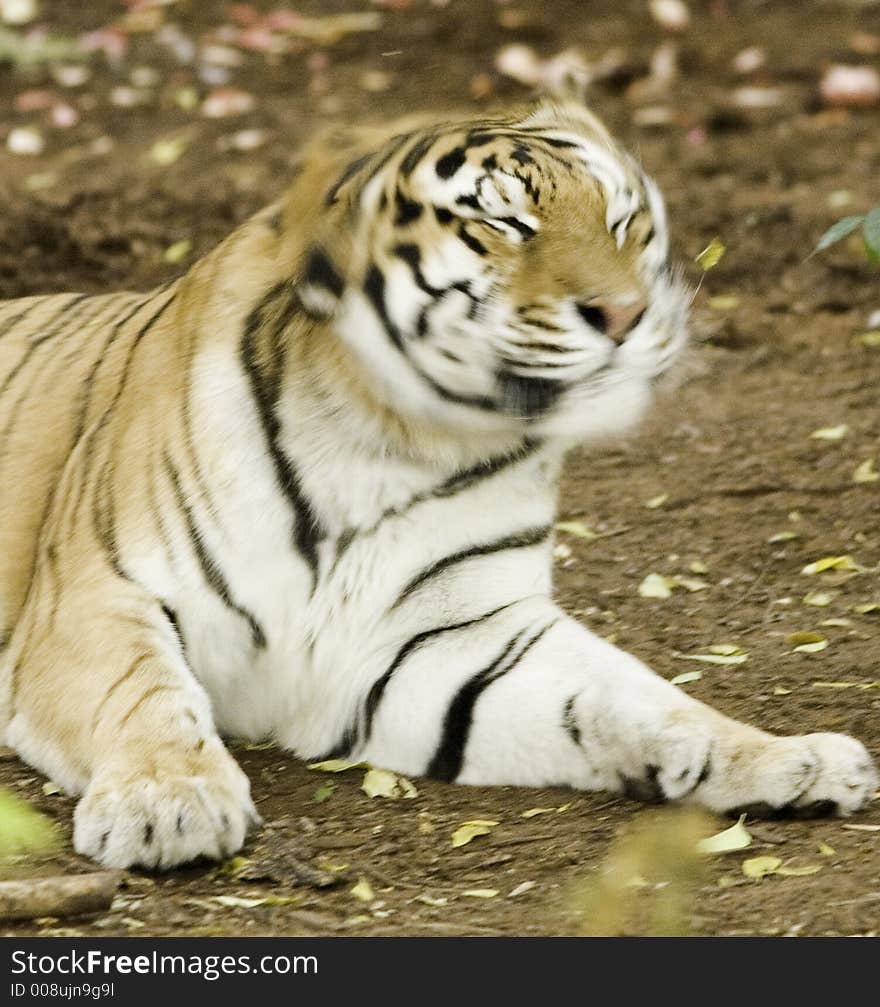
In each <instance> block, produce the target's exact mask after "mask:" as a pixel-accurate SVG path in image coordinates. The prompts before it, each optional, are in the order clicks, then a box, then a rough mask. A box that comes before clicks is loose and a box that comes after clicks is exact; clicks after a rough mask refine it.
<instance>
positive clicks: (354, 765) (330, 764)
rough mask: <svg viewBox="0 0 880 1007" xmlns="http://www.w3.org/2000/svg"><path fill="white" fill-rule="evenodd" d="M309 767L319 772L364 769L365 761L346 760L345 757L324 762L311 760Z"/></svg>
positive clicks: (365, 766) (342, 771)
mask: <svg viewBox="0 0 880 1007" xmlns="http://www.w3.org/2000/svg"><path fill="white" fill-rule="evenodd" d="M308 768H309V769H314V770H317V772H319V773H344V772H345V771H346V770H347V769H366V768H368V766H367V763H366V762H346V761H345V759H327V760H326V761H324V762H311V763H309V766H308Z"/></svg>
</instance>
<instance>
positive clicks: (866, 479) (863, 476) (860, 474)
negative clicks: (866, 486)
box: [852, 458, 880, 483]
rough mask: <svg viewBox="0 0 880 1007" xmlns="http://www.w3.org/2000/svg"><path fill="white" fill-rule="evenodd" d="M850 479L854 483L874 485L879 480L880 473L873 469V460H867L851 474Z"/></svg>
mask: <svg viewBox="0 0 880 1007" xmlns="http://www.w3.org/2000/svg"><path fill="white" fill-rule="evenodd" d="M852 479H853V482H854V483H875V482H877V481H878V480H880V472H878V471H877V469H876V468H875V467H874V459H873V458H869V459H868V460H867V461H864V462H862V464H861V465H859V466H858V467H857V468H856V470H855V472H853V477H852Z"/></svg>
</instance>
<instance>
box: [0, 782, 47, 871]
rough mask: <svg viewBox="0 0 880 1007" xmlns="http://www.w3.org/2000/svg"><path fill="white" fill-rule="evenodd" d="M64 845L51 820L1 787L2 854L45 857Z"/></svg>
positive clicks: (0, 822) (0, 831)
mask: <svg viewBox="0 0 880 1007" xmlns="http://www.w3.org/2000/svg"><path fill="white" fill-rule="evenodd" d="M60 845H61V844H60V837H59V833H58V831H57V830H56V828H55V826H54V824H53V823H52V822H51V821H50V819H48V818H46V817H45V816H44V815H41V814H40V813H39V812H37V811H34V809H33V808H31V807H30V805H29V804H27V803H25V802H24V801H22V800H21V799H20V798H18V797H16V796H14V795H13V794H11V793H10V792H9V791H8V790H0V857H10V856H27V855H33V856H38V855H39V856H43V855H48V854H51V853H54V852H55V851H56V850H57V849H58V848H59V846H60Z"/></svg>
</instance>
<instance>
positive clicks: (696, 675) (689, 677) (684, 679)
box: [669, 671, 703, 685]
mask: <svg viewBox="0 0 880 1007" xmlns="http://www.w3.org/2000/svg"><path fill="white" fill-rule="evenodd" d="M702 677H703V673H702V671H685V672H682V674H680V675H676V676H675V678H670V679H669V684H670V685H687V683H688V682H698V681H699V680H700V679H701V678H702Z"/></svg>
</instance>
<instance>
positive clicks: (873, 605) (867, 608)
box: [853, 602, 880, 615]
mask: <svg viewBox="0 0 880 1007" xmlns="http://www.w3.org/2000/svg"><path fill="white" fill-rule="evenodd" d="M853 612H857V613H858V614H859V615H870V614H871V613H872V612H880V605H878V604H877V602H869V603H868V604H867V605H854V606H853Z"/></svg>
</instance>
